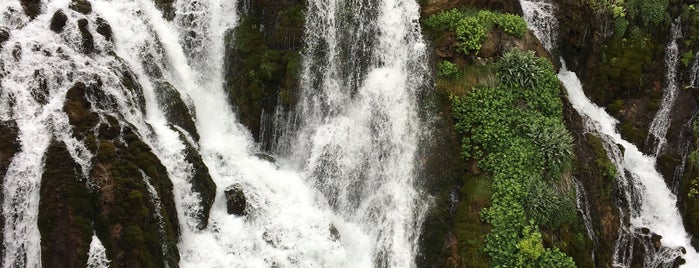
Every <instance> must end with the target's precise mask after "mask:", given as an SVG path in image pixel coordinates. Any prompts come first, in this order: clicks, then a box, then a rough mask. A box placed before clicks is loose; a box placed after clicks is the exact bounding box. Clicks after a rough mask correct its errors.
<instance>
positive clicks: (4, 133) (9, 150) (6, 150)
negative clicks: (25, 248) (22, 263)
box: [0, 121, 19, 263]
mask: <svg viewBox="0 0 699 268" xmlns="http://www.w3.org/2000/svg"><path fill="white" fill-rule="evenodd" d="M18 133H19V129H18V128H17V125H16V124H15V123H14V122H6V121H0V187H1V188H2V189H4V186H3V185H4V179H5V174H6V173H7V168H8V167H9V166H10V163H11V162H12V157H14V155H15V154H16V153H17V150H19V141H18V140H17V137H18ZM0 200H5V196H4V194H3V191H0ZM4 222H5V213H3V208H2V206H0V223H4ZM3 234H4V224H0V241H2V239H3ZM0 263H2V256H0Z"/></svg>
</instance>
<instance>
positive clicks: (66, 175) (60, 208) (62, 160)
mask: <svg viewBox="0 0 699 268" xmlns="http://www.w3.org/2000/svg"><path fill="white" fill-rule="evenodd" d="M46 155H47V157H46V166H45V170H46V171H45V172H44V174H43V175H42V178H41V199H40V201H39V210H40V211H42V212H43V213H39V219H38V224H39V231H40V232H41V234H42V239H41V249H42V250H41V254H42V260H41V262H42V265H45V266H50V267H81V266H83V265H85V263H87V257H88V254H87V253H88V251H89V249H90V240H91V238H92V221H93V219H94V217H95V206H94V205H93V204H95V202H94V201H95V200H93V197H92V195H91V193H90V190H89V189H88V188H87V179H86V178H85V177H83V176H82V174H81V171H80V166H79V165H78V164H77V163H75V161H73V159H72V157H71V156H70V154H69V153H68V150H67V148H66V145H65V144H64V143H62V142H57V141H55V140H54V141H52V142H51V145H50V146H49V148H48V150H47V151H46ZM66 219H70V220H66Z"/></svg>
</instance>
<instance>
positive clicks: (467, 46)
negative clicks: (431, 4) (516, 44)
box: [424, 9, 527, 55]
mask: <svg viewBox="0 0 699 268" xmlns="http://www.w3.org/2000/svg"><path fill="white" fill-rule="evenodd" d="M424 25H425V26H426V28H428V29H429V30H431V31H434V32H436V33H437V34H444V33H455V34H456V40H457V41H458V43H457V50H458V51H459V52H461V53H463V54H466V55H469V54H471V53H475V52H478V50H480V49H481V45H482V44H483V41H485V38H486V36H487V35H488V32H489V31H490V30H491V29H492V28H493V27H495V26H497V27H498V28H500V29H502V30H503V31H504V32H506V33H508V34H511V35H513V36H515V37H522V36H524V34H525V33H526V32H527V23H526V22H525V21H524V19H523V18H522V17H521V16H518V15H514V14H507V13H499V12H495V11H490V10H473V9H468V10H463V11H460V10H457V9H451V10H447V11H442V12H440V13H437V14H434V15H432V16H430V17H428V18H427V19H426V20H425V21H424Z"/></svg>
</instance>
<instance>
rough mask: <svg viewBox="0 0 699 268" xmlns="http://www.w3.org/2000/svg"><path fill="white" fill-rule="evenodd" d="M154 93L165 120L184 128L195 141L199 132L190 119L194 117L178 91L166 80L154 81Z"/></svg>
mask: <svg viewBox="0 0 699 268" xmlns="http://www.w3.org/2000/svg"><path fill="white" fill-rule="evenodd" d="M155 93H156V94H155V95H156V96H157V97H156V98H157V101H158V105H159V106H160V107H161V108H162V109H163V113H164V115H165V118H166V119H167V121H168V122H170V123H172V124H174V125H176V126H179V127H181V128H182V129H184V130H186V131H187V132H188V133H189V135H192V137H193V138H194V140H195V141H198V140H199V132H197V127H196V126H195V124H194V120H192V119H193V118H194V117H193V116H192V114H191V112H190V110H189V107H188V106H187V104H185V103H184V101H183V100H182V96H181V95H180V93H179V92H178V91H177V90H176V89H175V88H174V87H173V86H172V85H171V84H170V83H168V82H156V83H155Z"/></svg>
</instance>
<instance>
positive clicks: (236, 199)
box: [225, 184, 247, 216]
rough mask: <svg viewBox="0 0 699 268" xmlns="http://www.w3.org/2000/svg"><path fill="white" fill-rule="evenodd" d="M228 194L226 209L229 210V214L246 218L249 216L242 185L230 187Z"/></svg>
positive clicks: (227, 190) (226, 192)
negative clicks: (245, 216)
mask: <svg viewBox="0 0 699 268" xmlns="http://www.w3.org/2000/svg"><path fill="white" fill-rule="evenodd" d="M225 194H226V208H227V209H228V214H231V215H237V216H244V215H247V211H245V208H246V207H247V201H246V199H245V193H244V192H243V188H242V186H241V185H240V184H234V185H232V186H231V187H228V189H226V191H225Z"/></svg>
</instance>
